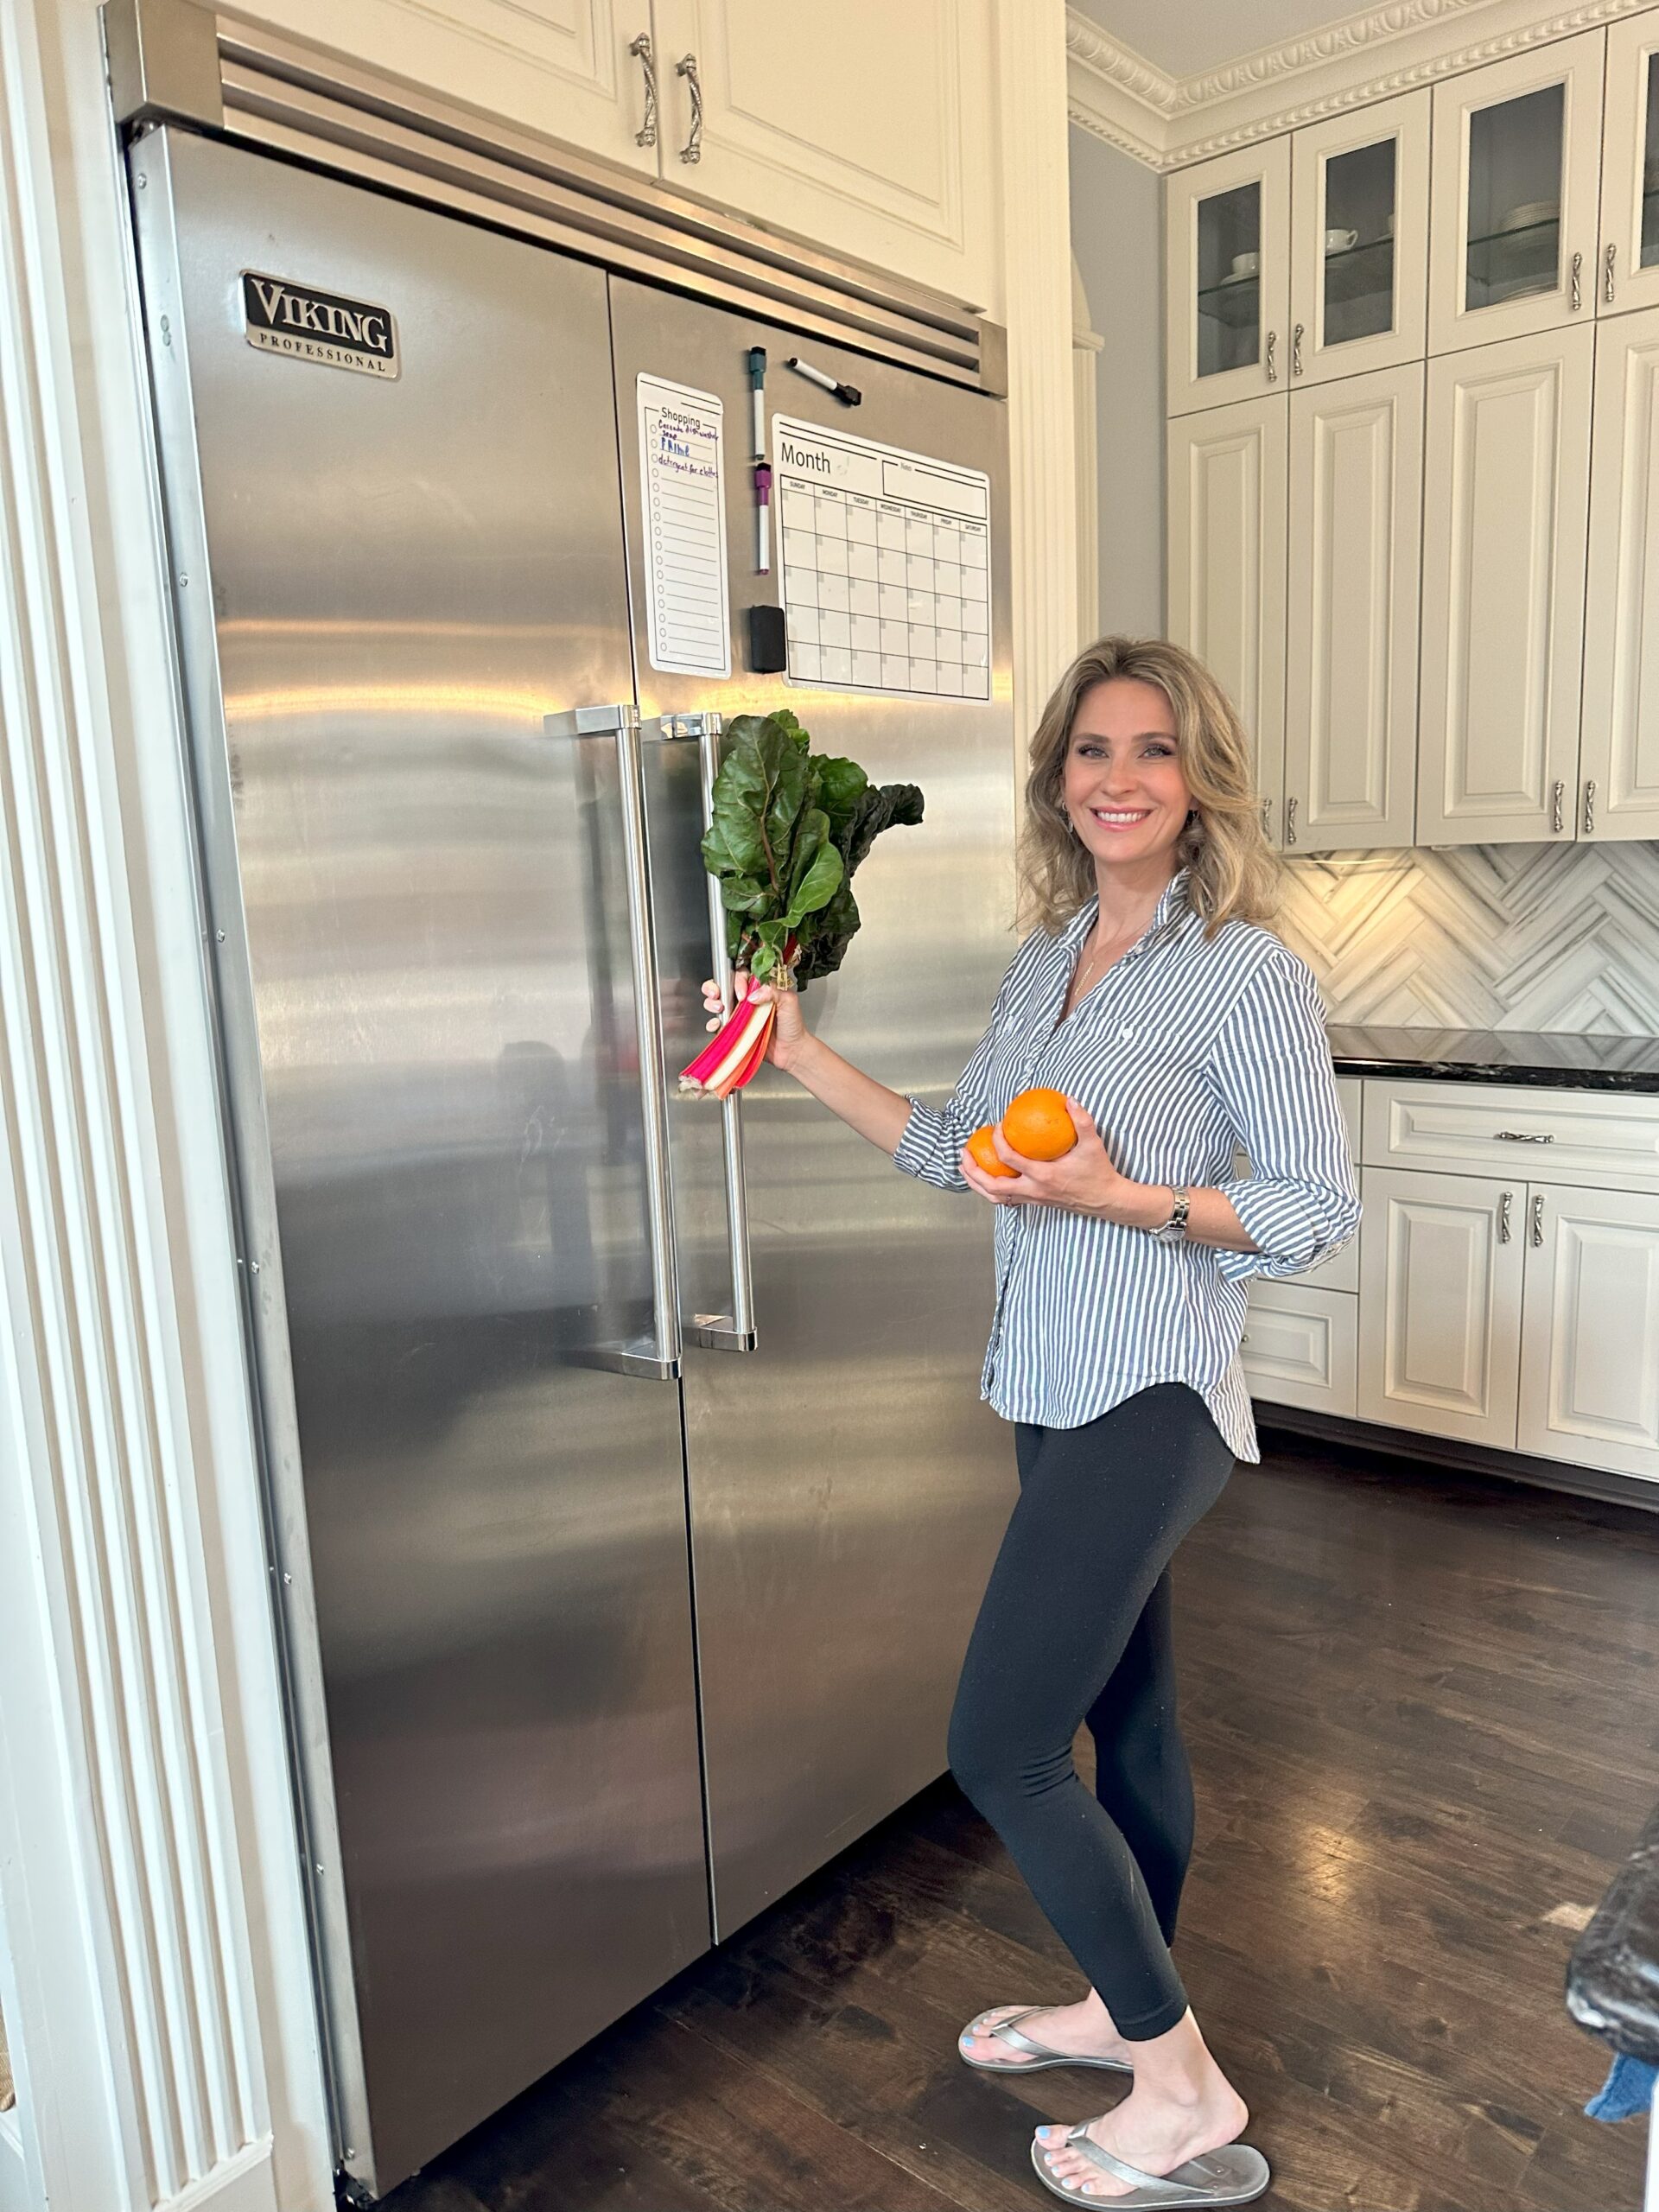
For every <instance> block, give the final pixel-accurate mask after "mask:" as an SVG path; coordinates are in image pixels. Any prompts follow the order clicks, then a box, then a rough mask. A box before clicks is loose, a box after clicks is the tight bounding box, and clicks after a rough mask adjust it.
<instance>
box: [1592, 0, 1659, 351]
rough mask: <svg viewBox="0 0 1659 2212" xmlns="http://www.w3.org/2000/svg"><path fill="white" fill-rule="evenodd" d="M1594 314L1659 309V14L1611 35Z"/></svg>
mask: <svg viewBox="0 0 1659 2212" xmlns="http://www.w3.org/2000/svg"><path fill="white" fill-rule="evenodd" d="M1596 277H1597V282H1596V308H1597V311H1598V313H1599V314H1601V315H1623V314H1624V313H1625V312H1626V311H1627V310H1628V309H1630V308H1651V307H1659V10H1649V11H1645V12H1644V13H1643V14H1641V15H1639V16H1629V17H1627V18H1626V20H1625V21H1624V22H1622V23H1614V24H1613V25H1612V26H1611V29H1609V31H1608V33H1607V120H1606V129H1605V137H1604V141H1603V145H1602V156H1601V257H1600V260H1599V264H1598V265H1597V271H1596Z"/></svg>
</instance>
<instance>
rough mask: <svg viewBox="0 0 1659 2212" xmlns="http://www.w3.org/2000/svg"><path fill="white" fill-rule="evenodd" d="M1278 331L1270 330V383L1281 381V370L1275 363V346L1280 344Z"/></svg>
mask: <svg viewBox="0 0 1659 2212" xmlns="http://www.w3.org/2000/svg"><path fill="white" fill-rule="evenodd" d="M1278 343H1279V334H1278V332H1277V331H1276V330H1270V331H1269V332H1268V383H1269V384H1277V383H1278V381H1279V371H1278V369H1277V367H1276V366H1275V365H1274V358H1273V353H1274V346H1277V345H1278Z"/></svg>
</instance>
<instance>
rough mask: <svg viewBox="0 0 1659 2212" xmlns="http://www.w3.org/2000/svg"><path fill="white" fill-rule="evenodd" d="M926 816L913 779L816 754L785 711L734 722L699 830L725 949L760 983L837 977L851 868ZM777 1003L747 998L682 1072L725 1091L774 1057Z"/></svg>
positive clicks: (687, 1079) (847, 926)
mask: <svg viewBox="0 0 1659 2212" xmlns="http://www.w3.org/2000/svg"><path fill="white" fill-rule="evenodd" d="M921 818H922V795H921V792H920V791H918V789H917V788H916V786H915V785H914V784H872V783H871V781H870V779H869V778H868V776H867V775H866V774H865V772H864V771H863V770H862V769H861V767H860V766H859V765H858V763H857V762H856V761H855V760H836V759H833V758H830V757H829V756H828V755H826V754H823V753H814V752H813V751H812V750H811V741H810V739H809V737H808V736H807V734H806V732H805V731H804V729H803V728H801V726H800V724H799V722H798V721H796V719H795V717H794V715H791V714H790V713H789V712H788V711H787V710H785V711H782V712H780V713H778V714H774V715H738V716H736V718H735V719H734V721H731V722H729V723H728V725H727V731H726V745H725V750H724V753H723V755H722V758H721V767H720V773H719V775H718V776H717V777H716V778H715V803H714V821H713V823H712V824H711V826H710V828H709V833H708V835H707V836H705V837H704V839H703V841H702V857H703V860H704V862H705V863H706V865H707V867H708V869H709V874H710V875H712V876H714V877H715V880H717V881H718V883H719V885H720V895H721V904H722V905H723V906H724V907H725V910H726V949H727V950H728V952H729V953H730V955H731V957H732V962H733V964H734V966H735V967H737V968H739V969H744V970H747V973H748V975H749V976H751V977H752V979H753V982H756V983H774V984H778V985H779V986H783V987H791V986H792V987H793V988H798V989H804V988H805V987H806V985H807V984H808V983H810V982H814V981H815V980H816V979H817V977H818V976H833V975H834V973H835V972H836V969H837V968H839V967H840V965H841V963H842V960H843V959H844V957H846V952H847V948H848V946H849V944H851V943H852V940H853V935H854V932H855V931H856V930H857V928H858V924H859V914H858V906H857V905H856V902H855V899H854V898H853V891H852V875H853V871H854V869H855V868H857V867H858V865H859V863H860V861H862V860H863V859H864V857H865V855H867V854H868V851H869V849H870V847H871V846H872V845H873V844H874V842H875V841H876V839H877V837H879V836H880V834H881V832H882V830H884V829H891V828H892V827H893V824H894V823H905V824H908V825H913V824H914V823H918V822H919V821H920V820H921ZM772 1020H773V1008H772V1004H771V1002H770V1001H767V1002H766V1003H765V1004H764V1005H761V1006H758V1007H751V1006H748V1005H747V1004H746V1003H745V1002H744V1001H741V1000H740V1001H739V1003H738V1005H737V1007H736V1009H735V1011H734V1013H733V1014H731V1016H730V1018H729V1019H728V1020H727V1021H726V1022H725V1024H724V1025H723V1027H721V1031H720V1033H719V1034H718V1035H717V1036H716V1037H715V1039H713V1041H712V1042H711V1043H710V1044H709V1045H708V1046H705V1047H704V1049H703V1050H702V1052H700V1053H699V1054H698V1055H697V1057H696V1059H695V1060H693V1061H692V1063H691V1065H690V1067H689V1068H687V1069H686V1070H685V1071H684V1073H683V1075H682V1076H681V1077H680V1082H681V1084H682V1085H683V1087H684V1088H685V1089H687V1090H702V1091H707V1092H709V1093H710V1094H711V1095H712V1096H715V1097H716V1098H724V1097H726V1096H728V1095H729V1094H730V1093H731V1092H732V1091H734V1090H741V1088H742V1086H743V1084H746V1083H747V1081H748V1080H749V1078H750V1077H751V1076H752V1075H753V1073H754V1071H755V1070H756V1069H757V1068H758V1067H759V1066H760V1063H761V1061H762V1060H763V1059H764V1058H766V1044H767V1040H768V1039H770V1037H771V1035H772Z"/></svg>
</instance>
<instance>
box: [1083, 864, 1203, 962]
mask: <svg viewBox="0 0 1659 2212" xmlns="http://www.w3.org/2000/svg"><path fill="white" fill-rule="evenodd" d="M1190 874H1191V871H1190V870H1189V869H1187V868H1177V869H1176V871H1175V873H1174V874H1173V876H1171V878H1170V880H1169V884H1168V887H1167V888H1166V891H1165V893H1164V895H1163V897H1162V898H1161V899H1160V900H1159V901H1158V904H1157V906H1156V908H1155V909H1154V912H1153V917H1152V919H1151V920H1150V921H1149V922H1148V923H1147V926H1146V929H1145V931H1143V933H1142V934H1141V936H1140V937H1139V938H1136V940H1135V943H1134V944H1132V945H1131V946H1130V947H1129V949H1128V951H1127V952H1126V953H1124V954H1123V956H1122V957H1123V958H1124V959H1125V960H1133V959H1134V957H1135V955H1136V953H1138V952H1145V951H1147V950H1148V949H1149V948H1150V947H1151V946H1152V945H1154V944H1158V943H1160V941H1161V940H1162V938H1163V937H1164V935H1165V933H1166V931H1168V930H1169V929H1170V928H1172V927H1173V925H1174V924H1175V923H1177V922H1179V921H1181V920H1184V919H1185V916H1186V914H1187V913H1188V912H1189V911H1190V908H1189V905H1188V899H1187V889H1188V882H1189V878H1190ZM1099 912H1100V899H1099V898H1098V896H1096V897H1094V898H1091V899H1085V900H1084V904H1083V905H1082V906H1079V907H1078V909H1077V912H1076V913H1075V914H1074V915H1073V916H1072V917H1071V921H1070V922H1069V923H1068V924H1067V925H1066V929H1065V936H1064V938H1062V939H1061V942H1062V944H1064V945H1065V948H1066V950H1068V951H1069V952H1073V953H1075V952H1077V951H1079V950H1081V948H1082V945H1083V941H1084V938H1086V937H1087V936H1088V934H1089V932H1090V930H1091V929H1093V927H1094V925H1095V918H1096V915H1097V914H1098V913H1099Z"/></svg>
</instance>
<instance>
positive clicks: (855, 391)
mask: <svg viewBox="0 0 1659 2212" xmlns="http://www.w3.org/2000/svg"><path fill="white" fill-rule="evenodd" d="M789 365H790V367H791V369H793V370H794V372H795V373H796V375H797V376H798V377H804V378H806V380H807V382H808V383H809V384H815V385H817V387H818V389H819V390H820V391H833V392H834V393H835V395H836V398H837V399H838V400H840V402H841V404H842V406H843V407H856V406H857V405H858V404H859V402H860V401H861V399H862V398H863V397H864V395H863V393H862V392H861V391H860V390H859V388H858V386H857V385H855V384H837V383H836V379H835V378H834V377H831V376H826V375H825V374H824V372H823V370H822V369H815V368H814V367H813V365H812V364H811V362H810V361H804V360H802V359H801V358H800V356H799V355H798V354H797V353H791V355H790V357H789Z"/></svg>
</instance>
